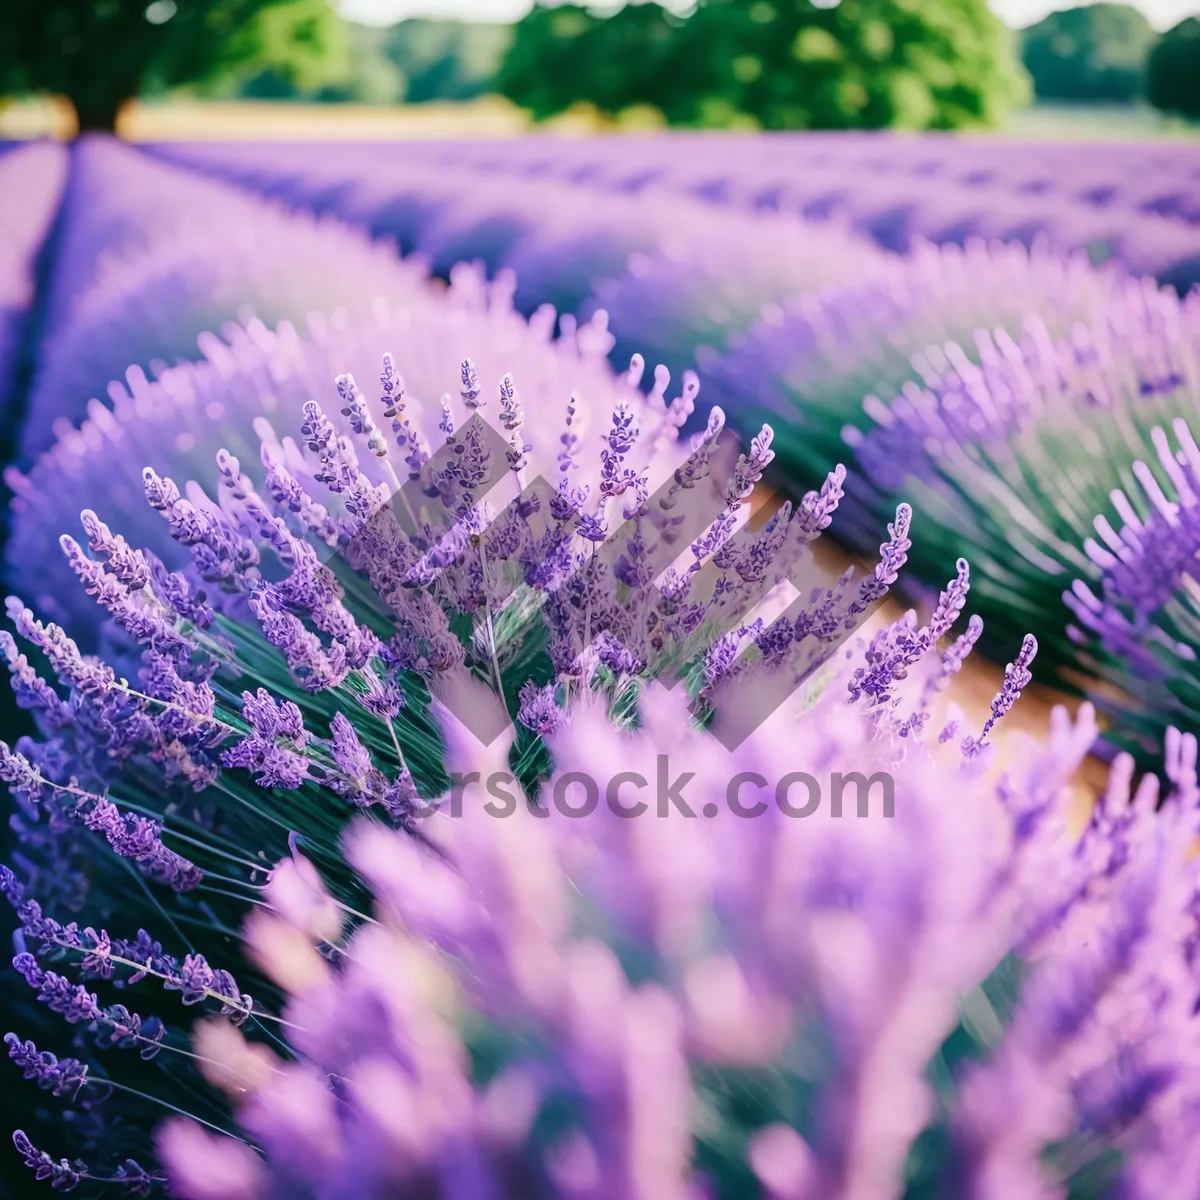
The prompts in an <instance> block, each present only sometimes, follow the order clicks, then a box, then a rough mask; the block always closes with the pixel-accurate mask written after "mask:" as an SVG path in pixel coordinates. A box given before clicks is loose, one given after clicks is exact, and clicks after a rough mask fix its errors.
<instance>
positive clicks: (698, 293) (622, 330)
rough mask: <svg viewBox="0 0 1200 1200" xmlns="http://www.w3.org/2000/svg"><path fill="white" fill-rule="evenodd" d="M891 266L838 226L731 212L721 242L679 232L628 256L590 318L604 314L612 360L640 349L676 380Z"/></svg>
mask: <svg viewBox="0 0 1200 1200" xmlns="http://www.w3.org/2000/svg"><path fill="white" fill-rule="evenodd" d="M888 262H889V260H888V259H887V258H886V257H885V256H884V255H882V254H880V253H879V252H878V251H877V250H875V249H874V247H873V246H872V245H871V243H870V242H869V241H867V240H866V239H864V238H862V237H860V236H858V235H855V234H853V233H852V232H851V231H850V229H849V227H848V226H846V225H844V224H841V223H839V222H836V221H801V220H797V219H796V218H794V217H780V216H776V215H773V214H760V215H748V214H742V213H738V212H736V211H735V212H731V213H723V214H722V215H721V218H720V226H719V234H718V235H716V236H713V230H712V226H711V224H710V225H709V226H708V227H706V228H705V232H704V235H703V236H700V237H680V236H679V235H678V233H673V234H672V236H671V237H669V238H668V239H667V240H666V241H665V242H664V243H662V244H661V245H660V246H658V247H656V248H655V250H654V251H652V252H651V253H636V254H632V255H630V256H629V259H628V262H627V265H626V266H625V269H624V270H623V271H622V272H621V273H620V274H618V275H615V276H611V277H609V278H606V279H602V280H600V281H598V282H597V283H596V285H595V287H594V290H593V294H592V297H591V298H590V299H589V300H588V301H587V303H586V304H585V305H584V307H583V309H582V312H583V313H589V312H592V311H594V310H596V309H599V308H603V309H604V310H605V311H606V312H607V313H608V324H609V329H610V330H611V332H612V334H613V336H614V337H615V338H616V345H615V347H614V350H613V355H614V358H615V359H616V360H617V361H620V360H621V359H622V358H628V356H629V355H630V354H631V353H633V352H634V349H635V347H636V348H638V349H640V350H641V351H642V352H643V353H644V354H645V355H646V356H647V357H648V358H650V359H651V360H652V361H654V362H661V363H663V364H664V365H665V366H666V367H667V368H668V369H669V370H671V371H672V372H675V373H678V372H680V371H682V370H685V369H688V368H692V367H694V366H695V365H696V361H697V360H696V354H697V350H699V349H700V348H701V347H704V348H705V349H703V350H701V357H704V355H705V354H708V355H709V356H710V357H711V356H712V354H714V353H721V352H724V351H727V350H729V349H731V348H733V347H736V346H737V345H738V344H739V343H740V341H741V340H742V339H743V338H744V335H745V332H746V331H747V330H748V329H749V328H750V327H751V326H752V325H753V324H754V322H755V320H756V319H757V318H758V317H759V316H760V314H762V313H763V312H764V310H765V311H766V312H767V313H768V314H777V313H779V312H780V311H781V307H782V306H783V305H784V304H785V303H786V302H788V301H791V300H794V299H795V298H796V297H798V296H800V295H802V294H804V293H806V292H810V291H814V290H819V289H822V288H827V287H832V286H838V285H845V284H846V283H847V282H848V281H850V280H858V281H862V280H865V279H870V278H871V277H872V276H873V275H875V274H877V273H880V272H881V271H886V270H887V269H888V267H887V266H885V265H884V264H887V263H888Z"/></svg>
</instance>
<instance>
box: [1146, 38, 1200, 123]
mask: <svg viewBox="0 0 1200 1200" xmlns="http://www.w3.org/2000/svg"><path fill="white" fill-rule="evenodd" d="M1146 98H1147V99H1148V100H1149V101H1150V103H1151V104H1153V105H1154V107H1155V108H1159V109H1162V110H1163V112H1169V113H1178V114H1179V115H1180V116H1184V117H1190V118H1192V119H1193V120H1195V119H1196V118H1200V18H1197V17H1188V19H1187V20H1186V21H1180V23H1179V24H1178V25H1176V26H1175V28H1174V29H1171V30H1168V32H1166V33H1164V34H1163V36H1162V38H1161V39H1160V40H1159V43H1158V45H1157V46H1155V47H1154V50H1153V51H1152V52H1151V54H1150V61H1149V62H1148V63H1147V64H1146Z"/></svg>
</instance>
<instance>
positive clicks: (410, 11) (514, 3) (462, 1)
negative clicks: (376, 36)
mask: <svg viewBox="0 0 1200 1200" xmlns="http://www.w3.org/2000/svg"><path fill="white" fill-rule="evenodd" d="M835 2H836V0H835ZM1127 2H1129V3H1132V4H1133V5H1134V6H1135V7H1137V8H1140V9H1141V10H1142V12H1144V13H1145V14H1146V16H1147V17H1148V18H1149V20H1150V23H1151V24H1152V25H1154V26H1155V27H1157V28H1158V29H1169V28H1170V27H1171V26H1172V25H1174V24H1175V23H1176V22H1177V21H1181V20H1183V18H1184V17H1188V16H1194V15H1196V14H1200V0H1127ZM989 3H990V4H991V7H992V9H993V10H994V11H995V12H996V13H998V14H999V16H1000V17H1001V18H1002V19H1003V20H1004V21H1006V22H1007V23H1008V24H1009V25H1012V26H1014V27H1017V28H1019V27H1020V26H1023V25H1029V24H1032V23H1033V22H1034V21H1040V20H1041V19H1042V17H1044V16H1045V15H1046V14H1047V13H1048V12H1053V11H1054V10H1055V9H1059V8H1072V7H1074V6H1075V4H1074V2H1073V0H989ZM531 5H532V0H340V3H339V7H340V9H341V11H342V13H343V14H344V15H345V16H347V17H349V18H350V19H351V20H352V21H361V22H363V23H364V24H368V25H390V24H392V23H393V22H395V21H401V20H403V19H404V18H405V17H440V18H443V19H445V20H456V19H457V20H463V21H516V20H518V19H519V18H520V17H522V16H523V15H524V14H525V12H527V11H528V9H529V8H530V7H531ZM668 7H678V8H686V7H687V0H672V2H671V3H670V4H668Z"/></svg>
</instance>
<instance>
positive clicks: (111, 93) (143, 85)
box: [0, 0, 344, 132]
mask: <svg viewBox="0 0 1200 1200" xmlns="http://www.w3.org/2000/svg"><path fill="white" fill-rule="evenodd" d="M337 31H338V22H337V20H336V18H335V16H334V14H333V13H332V11H331V10H330V9H329V7H328V4H327V0H5V3H4V15H3V17H2V18H0V94H5V95H14V94H23V93H31V92H51V93H55V94H58V95H62V96H65V97H67V99H69V100H70V101H71V103H72V104H73V105H74V106H75V112H76V115H77V116H78V119H79V128H80V130H81V131H85V132H86V131H88V130H112V129H113V127H114V125H115V123H116V118H117V112H118V111H119V109H120V107H121V105H122V104H123V103H124V102H125V101H126V100H129V99H131V98H132V97H134V96H138V95H141V94H143V93H145V92H150V91H155V90H161V89H163V88H167V87H173V86H176V85H179V84H185V83H194V82H197V81H200V80H204V79H207V78H209V77H210V76H213V75H218V76H219V75H220V74H221V73H222V72H232V71H237V70H238V69H239V68H243V69H244V68H245V65H246V64H248V63H249V64H254V67H255V69H258V70H263V71H275V72H278V73H279V74H280V75H281V76H282V77H283V78H285V79H286V78H289V77H291V78H304V79H308V80H312V79H315V78H316V77H317V76H319V75H327V74H328V71H329V65H330V59H331V51H333V54H332V57H333V58H334V59H335V60H336V57H337V46H336V45H334V44H333V39H335V38H336V35H337ZM336 65H337V64H336V63H335V66H336ZM342 65H343V66H344V64H342Z"/></svg>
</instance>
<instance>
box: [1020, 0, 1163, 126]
mask: <svg viewBox="0 0 1200 1200" xmlns="http://www.w3.org/2000/svg"><path fill="white" fill-rule="evenodd" d="M1157 41H1158V34H1157V33H1155V31H1154V29H1153V28H1152V27H1151V25H1150V22H1149V21H1147V20H1146V17H1145V16H1144V14H1143V13H1142V12H1141V10H1140V9H1136V8H1133V7H1131V6H1130V5H1128V4H1092V5H1088V6H1085V7H1081V8H1069V9H1066V10H1065V11H1063V12H1054V13H1051V14H1050V15H1049V16H1048V17H1046V18H1045V19H1044V20H1042V21H1039V22H1038V23H1037V24H1036V25H1032V26H1030V28H1028V29H1026V30H1023V31H1022V35H1021V49H1022V57H1023V58H1024V60H1025V66H1026V68H1027V69H1028V70H1029V73H1030V75H1032V76H1033V85H1034V90H1035V91H1036V93H1037V97H1038V99H1039V100H1060V101H1061V100H1065V101H1080V102H1089V101H1108V102H1110V103H1118V104H1123V103H1128V102H1130V101H1132V100H1138V99H1141V98H1142V97H1143V96H1144V95H1145V91H1146V63H1147V60H1148V59H1149V57H1150V51H1151V50H1152V49H1153V48H1154V44H1155V43H1156V42H1157Z"/></svg>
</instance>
